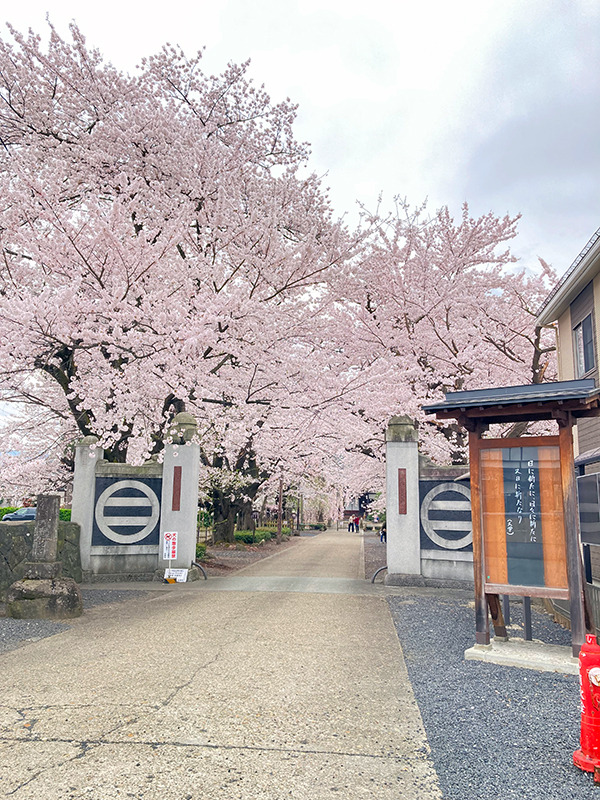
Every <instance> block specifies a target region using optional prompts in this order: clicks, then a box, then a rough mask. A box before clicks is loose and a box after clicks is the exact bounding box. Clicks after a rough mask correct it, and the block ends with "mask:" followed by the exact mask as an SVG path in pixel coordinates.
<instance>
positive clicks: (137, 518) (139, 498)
mask: <svg viewBox="0 0 600 800" xmlns="http://www.w3.org/2000/svg"><path fill="white" fill-rule="evenodd" d="M94 515H95V519H96V525H97V526H98V528H99V530H100V531H101V532H102V533H103V534H104V536H106V538H107V539H110V540H111V541H112V542H116V543H117V544H135V543H136V542H140V541H142V540H143V539H145V538H146V536H148V534H149V533H151V532H152V531H153V530H154V528H155V527H156V523H157V522H158V519H159V517H160V500H159V498H158V497H157V496H156V493H155V492H154V491H153V490H152V489H151V488H150V487H149V486H147V485H146V484H145V483H142V482H141V481H135V480H122V481H116V482H115V483H111V485H110V486H109V487H108V488H106V489H105V490H104V491H103V492H102V494H101V495H100V497H99V498H98V500H97V501H96V509H95V512H94Z"/></svg>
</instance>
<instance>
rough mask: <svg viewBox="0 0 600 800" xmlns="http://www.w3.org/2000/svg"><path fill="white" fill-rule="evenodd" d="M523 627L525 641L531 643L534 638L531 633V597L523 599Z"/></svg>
mask: <svg viewBox="0 0 600 800" xmlns="http://www.w3.org/2000/svg"><path fill="white" fill-rule="evenodd" d="M523 623H524V625H523V627H524V629H525V641H526V642H530V641H531V640H532V638H533V636H532V633H531V597H524V598H523Z"/></svg>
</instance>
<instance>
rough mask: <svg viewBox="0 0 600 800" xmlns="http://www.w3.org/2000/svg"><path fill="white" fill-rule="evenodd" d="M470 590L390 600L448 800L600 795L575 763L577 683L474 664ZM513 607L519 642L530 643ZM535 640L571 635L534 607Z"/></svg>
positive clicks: (557, 640) (579, 799) (411, 593)
mask: <svg viewBox="0 0 600 800" xmlns="http://www.w3.org/2000/svg"><path fill="white" fill-rule="evenodd" d="M470 599H471V597H470V595H469V593H467V592H451V591H448V590H446V591H443V590H429V591H428V592H427V591H426V590H418V589H413V590H411V589H407V590H406V592H403V593H402V594H401V595H398V596H395V597H390V598H388V602H389V604H390V608H391V611H392V616H393V619H394V624H395V625H396V630H397V632H398V637H399V639H400V642H401V644H402V648H403V651H404V657H405V659H406V665H407V668H408V673H409V676H410V679H411V683H412V686H413V689H414V692H415V697H416V699H417V702H418V704H419V708H420V710H421V714H422V716H423V721H424V723H425V729H426V731H427V737H428V739H429V743H430V745H431V750H432V757H433V761H434V764H435V768H436V770H437V773H438V775H439V778H440V784H441V788H442V792H443V796H444V799H445V800H510V798H520V799H522V800H540V799H541V798H543V800H584V799H585V800H587V799H588V798H592V797H595V798H597V797H600V789H598V788H596V787H594V783H593V778H592V776H591V775H590V774H587V773H582V772H581V771H580V770H578V769H577V768H576V767H574V766H573V763H572V754H573V750H575V749H576V748H577V747H578V746H579V697H578V696H579V687H578V678H577V677H576V676H574V675H560V674H557V673H548V672H537V671H535V670H528V669H519V668H515V667H501V666H497V665H495V664H484V663H481V662H477V661H465V660H464V658H463V653H464V651H465V650H466V649H467V648H468V647H471V646H472V644H473V642H474V638H475V619H474V611H473V608H471V607H469V602H470ZM521 612H522V606H520V605H517V604H514V605H513V604H512V603H511V635H513V636H515V637H516V636H518V635H519V633H520V635H521V636H522V613H521ZM532 620H533V637H534V638H535V639H541V640H542V641H544V642H547V643H551V644H570V633H569V632H568V631H566V630H564V629H563V628H561V627H560V626H559V625H557V624H556V623H554V621H553V620H552V618H551V617H550V616H549V615H547V614H545V613H543V612H540V611H537V610H536V609H532Z"/></svg>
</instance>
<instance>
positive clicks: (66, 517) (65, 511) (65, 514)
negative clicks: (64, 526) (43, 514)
mask: <svg viewBox="0 0 600 800" xmlns="http://www.w3.org/2000/svg"><path fill="white" fill-rule="evenodd" d="M17 508H22V506H5V507H4V508H0V520H1V519H2V517H3V516H4V515H5V514H12V512H13V511H16V510H17ZM58 518H59V519H61V520H62V521H63V522H71V509H70V508H61V509H60V511H59V512H58Z"/></svg>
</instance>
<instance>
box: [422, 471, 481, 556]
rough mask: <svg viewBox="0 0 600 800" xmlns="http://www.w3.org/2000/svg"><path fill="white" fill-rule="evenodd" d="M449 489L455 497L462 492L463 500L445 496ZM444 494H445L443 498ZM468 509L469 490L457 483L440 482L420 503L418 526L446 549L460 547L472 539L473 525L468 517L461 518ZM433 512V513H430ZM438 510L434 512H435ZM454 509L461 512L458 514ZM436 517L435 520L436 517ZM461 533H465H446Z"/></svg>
mask: <svg viewBox="0 0 600 800" xmlns="http://www.w3.org/2000/svg"><path fill="white" fill-rule="evenodd" d="M449 492H452V493H453V494H454V498H455V496H456V495H457V494H459V495H463V496H464V497H465V498H466V499H465V500H457V499H454V498H452V499H451V498H450V497H448V493H449ZM444 495H445V497H444ZM467 511H468V512H469V514H470V512H471V490H470V489H469V487H468V486H464V485H463V484H460V483H451V482H448V483H440V484H438V485H437V486H434V487H433V489H431V490H430V491H429V492H427V494H426V495H425V497H424V498H423V502H422V503H421V525H422V526H423V530H424V531H425V533H426V534H427V536H428V537H429V538H430V539H431V541H432V542H435V544H437V545H439V546H440V547H443V548H444V549H446V550H460V549H461V548H462V547H466V546H467V545H469V544H471V542H472V541H473V526H472V524H471V520H470V519H464V516H465V514H464V512H467ZM432 512H434V513H433V514H432ZM436 512H437V513H436ZM456 512H463V513H462V514H461V515H460V516H462V517H463V518H462V519H460V518H457V517H459V515H458V514H457V513H456ZM436 517H437V519H436ZM449 531H453V532H463V533H464V535H463V536H461V537H459V538H455V537H454V536H450V537H448V532H449Z"/></svg>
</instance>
